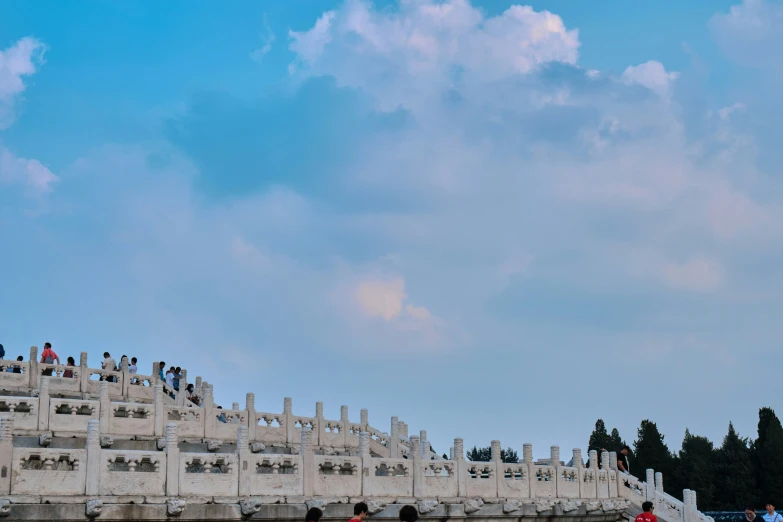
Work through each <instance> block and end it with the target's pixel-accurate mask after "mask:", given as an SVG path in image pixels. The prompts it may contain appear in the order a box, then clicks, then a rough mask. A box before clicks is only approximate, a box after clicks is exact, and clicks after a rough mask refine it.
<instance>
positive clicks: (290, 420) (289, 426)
mask: <svg viewBox="0 0 783 522" xmlns="http://www.w3.org/2000/svg"><path fill="white" fill-rule="evenodd" d="M283 418H285V437H286V438H285V441H286V442H287V443H288V444H295V443H296V442H298V441H297V440H295V439H296V423H295V422H294V404H293V400H292V399H291V397H285V398H283ZM311 440H312V439H311Z"/></svg>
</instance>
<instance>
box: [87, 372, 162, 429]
mask: <svg viewBox="0 0 783 522" xmlns="http://www.w3.org/2000/svg"><path fill="white" fill-rule="evenodd" d="M101 384H103V383H101ZM152 394H153V395H152V398H153V400H154V401H155V436H156V437H162V436H163V435H164V430H165V426H166V409H165V408H164V406H163V385H162V384H160V383H158V384H156V385H155V387H154V388H153V389H152Z"/></svg>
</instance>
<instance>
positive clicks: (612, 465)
mask: <svg viewBox="0 0 783 522" xmlns="http://www.w3.org/2000/svg"><path fill="white" fill-rule="evenodd" d="M609 470H610V471H617V470H618V468H617V452H616V451H610V452H609Z"/></svg>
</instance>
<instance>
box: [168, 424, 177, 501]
mask: <svg viewBox="0 0 783 522" xmlns="http://www.w3.org/2000/svg"><path fill="white" fill-rule="evenodd" d="M177 431H178V428H177V424H176V423H174V422H169V423H167V424H166V495H168V496H177V495H179V435H178V433H177Z"/></svg>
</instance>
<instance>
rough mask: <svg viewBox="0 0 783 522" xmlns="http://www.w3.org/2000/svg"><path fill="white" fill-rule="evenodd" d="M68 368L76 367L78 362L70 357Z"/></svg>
mask: <svg viewBox="0 0 783 522" xmlns="http://www.w3.org/2000/svg"><path fill="white" fill-rule="evenodd" d="M68 366H76V361H74V360H73V357H68Z"/></svg>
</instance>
